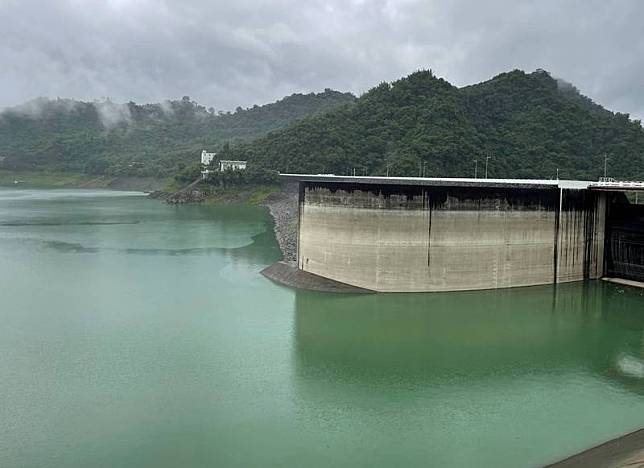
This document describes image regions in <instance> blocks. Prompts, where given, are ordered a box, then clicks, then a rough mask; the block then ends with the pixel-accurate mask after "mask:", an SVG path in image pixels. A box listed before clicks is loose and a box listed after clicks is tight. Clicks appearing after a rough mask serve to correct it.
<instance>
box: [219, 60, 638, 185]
mask: <svg viewBox="0 0 644 468" xmlns="http://www.w3.org/2000/svg"><path fill="white" fill-rule="evenodd" d="M604 154H607V155H608V158H609V162H608V168H609V171H608V173H609V175H610V176H614V177H620V178H635V179H644V130H643V129H642V126H641V123H640V122H639V121H632V120H630V119H629V116H628V115H627V114H619V113H613V112H610V111H608V110H606V109H604V108H602V107H601V106H599V105H597V104H595V103H594V102H592V101H591V100H590V99H589V98H587V97H585V96H583V95H581V94H580V93H579V92H578V91H577V90H576V89H575V88H574V87H573V86H572V85H570V84H568V83H565V82H562V81H560V80H556V79H554V78H553V77H551V76H550V75H549V74H548V73H547V72H545V71H543V70H537V71H535V72H533V73H529V74H527V73H524V72H522V71H519V70H515V71H512V72H509V73H503V74H500V75H498V76H496V77H494V78H493V79H491V80H489V81H486V82H483V83H480V84H476V85H473V86H467V87H464V88H457V87H454V86H452V85H451V84H449V83H448V82H447V81H445V80H443V79H441V78H437V77H435V76H434V75H433V74H432V72H431V71H420V72H417V73H413V74H411V75H409V76H408V77H406V78H403V79H400V80H398V81H395V82H393V83H382V84H380V85H378V86H376V87H375V88H373V89H371V90H370V91H368V92H367V93H365V94H364V95H362V96H361V97H360V98H359V99H358V100H357V101H356V102H355V103H354V104H351V105H349V106H344V107H341V108H339V109H337V110H335V111H332V112H330V113H327V114H323V115H319V116H316V117H312V118H307V119H303V120H302V121H299V122H297V123H295V124H293V125H291V126H289V127H288V128H286V129H283V130H280V131H275V132H272V133H270V134H268V135H267V136H264V137H262V138H260V139H257V140H255V141H254V142H252V143H249V144H241V145H238V146H236V147H231V148H230V150H229V151H228V152H227V154H226V155H224V157H230V158H235V159H248V160H249V161H251V164H254V165H255V166H257V167H263V168H267V169H275V170H279V171H281V172H309V173H335V174H348V173H351V172H352V171H353V169H354V168H355V170H356V174H372V175H377V174H380V175H384V174H385V173H386V171H387V167H388V168H389V174H390V175H401V176H402V175H405V176H413V175H416V176H417V175H418V174H419V171H420V170H421V169H422V167H423V166H424V167H425V174H426V175H427V176H461V177H472V176H473V175H474V167H475V163H474V160H475V159H477V160H478V169H479V176H482V175H483V171H484V166H485V158H486V157H487V156H489V157H490V159H489V175H490V177H517V178H518V177H525V178H554V177H556V173H557V169H559V174H560V177H561V178H585V179H596V178H597V177H598V176H600V175H602V173H603V162H604Z"/></svg>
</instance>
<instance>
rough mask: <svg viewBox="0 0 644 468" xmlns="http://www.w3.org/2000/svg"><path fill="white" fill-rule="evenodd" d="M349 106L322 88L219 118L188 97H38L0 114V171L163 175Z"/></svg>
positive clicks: (347, 98)
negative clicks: (152, 100) (142, 100)
mask: <svg viewBox="0 0 644 468" xmlns="http://www.w3.org/2000/svg"><path fill="white" fill-rule="evenodd" d="M354 100H355V97H354V96H353V95H352V94H350V93H340V92H337V91H332V90H330V89H326V90H325V91H324V92H321V93H317V94H315V93H311V94H293V95H291V96H287V97H285V98H283V99H281V100H279V101H277V102H275V103H272V104H267V105H264V106H253V107H251V108H249V109H242V108H241V107H238V108H237V110H236V111H235V112H227V113H223V112H215V111H214V109H206V108H205V107H204V106H201V105H199V104H197V103H196V102H193V101H191V100H190V98H189V97H188V96H186V97H184V98H183V99H181V100H177V101H166V102H163V103H160V104H144V105H139V104H135V103H133V102H129V103H126V104H117V103H113V102H112V101H110V100H103V101H97V102H81V101H74V100H71V99H55V100H50V99H44V98H39V99H35V100H33V101H30V102H27V103H25V104H23V105H21V106H17V107H13V108H9V109H6V110H4V111H3V112H1V113H0V169H9V170H14V171H15V170H29V171H34V170H36V171H38V170H44V171H54V172H79V173H82V172H85V173H89V174H96V175H109V176H154V177H165V176H169V175H174V174H176V173H177V172H179V171H181V170H182V169H183V168H184V167H186V166H187V165H190V164H193V163H194V162H195V161H197V160H198V156H199V154H200V153H201V150H202V149H204V148H208V149H212V150H219V149H220V148H221V147H222V146H223V145H224V144H226V143H230V144H235V143H238V142H242V141H250V140H253V139H254V138H257V137H259V136H262V135H265V134H266V133H268V132H270V131H272V130H277V129H280V128H284V127H286V126H288V125H289V124H291V123H293V122H295V121H297V120H299V119H302V118H304V117H308V116H313V115H317V114H320V113H324V112H327V111H329V110H332V109H335V108H337V107H339V106H342V105H345V104H348V103H351V102H353V101H354Z"/></svg>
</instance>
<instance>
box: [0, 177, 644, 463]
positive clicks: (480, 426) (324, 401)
mask: <svg viewBox="0 0 644 468" xmlns="http://www.w3.org/2000/svg"><path fill="white" fill-rule="evenodd" d="M278 258H279V249H278V247H277V245H276V242H275V239H274V237H273V234H272V224H271V220H270V218H269V216H268V214H267V212H266V210H265V209H263V208H259V207H243V206H232V207H214V206H181V207H175V206H168V205H165V204H162V203H160V202H157V201H153V200H148V199H146V198H145V197H143V196H141V195H139V194H130V193H123V192H106V191H80V190H52V191H47V190H14V189H0V466H2V467H98V466H105V467H108V466H109V467H112V466H114V467H116V466H118V467H191V466H198V467H201V466H239V467H255V466H257V467H263V466H287V467H289V466H296V467H315V466H347V467H359V466H365V467H374V466H440V467H473V466H476V467H479V466H482V467H487V466H489V467H506V466H507V467H522V466H526V467H529V466H539V465H542V464H544V463H547V462H552V461H555V460H557V459H559V458H561V457H564V456H566V455H569V454H571V453H574V452H576V451H579V450H581V449H584V448H587V447H589V446H591V445H593V444H596V443H599V442H602V441H604V440H605V439H608V438H611V437H615V436H617V435H620V434H623V433H626V432H628V431H631V430H634V429H637V428H639V427H641V426H643V425H644V295H643V292H642V290H638V289H631V288H626V287H622V286H616V285H612V284H607V283H603V282H589V283H577V284H567V285H559V286H557V287H556V288H555V287H551V286H547V287H532V288H519V289H513V290H500V291H483V292H466V293H440V294H393V295H364V296H362V295H359V296H354V295H333V294H322V293H313V292H304V291H293V290H290V289H287V288H283V287H281V286H278V285H275V284H273V283H271V282H270V281H269V280H267V279H265V278H264V277H262V276H261V275H260V274H259V271H260V270H261V269H262V268H264V267H265V266H267V265H269V264H270V263H272V262H273V261H275V260H276V259H278Z"/></svg>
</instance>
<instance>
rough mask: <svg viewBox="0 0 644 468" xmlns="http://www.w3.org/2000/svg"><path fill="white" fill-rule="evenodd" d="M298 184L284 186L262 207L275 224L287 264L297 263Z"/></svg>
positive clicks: (265, 201)
mask: <svg viewBox="0 0 644 468" xmlns="http://www.w3.org/2000/svg"><path fill="white" fill-rule="evenodd" d="M297 190H298V188H297V184H287V185H284V186H282V190H281V191H279V192H275V193H272V194H270V195H269V196H268V197H266V200H264V202H263V203H262V205H264V206H266V207H268V210H269V211H270V213H271V216H272V217H273V220H274V222H275V224H274V229H275V237H276V239H277V242H278V244H279V246H280V250H281V251H282V256H283V257H284V261H285V262H292V263H295V262H296V261H297V231H298V225H297V224H298V206H297V202H298V197H297Z"/></svg>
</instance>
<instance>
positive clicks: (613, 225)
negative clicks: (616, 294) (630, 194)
mask: <svg viewBox="0 0 644 468" xmlns="http://www.w3.org/2000/svg"><path fill="white" fill-rule="evenodd" d="M606 238H607V239H606V250H607V251H606V276H609V277H615V278H622V279H627V280H632V281H640V282H644V205H635V204H630V203H628V201H627V200H626V198H625V197H624V196H622V197H618V198H617V200H615V202H614V203H612V204H611V205H610V209H609V212H608V222H607V223H606Z"/></svg>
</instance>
